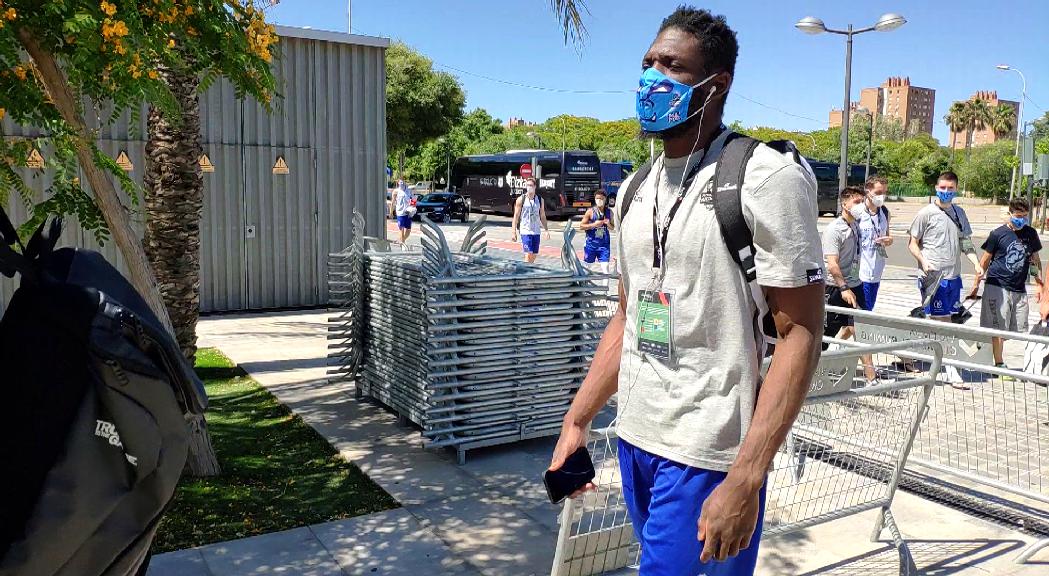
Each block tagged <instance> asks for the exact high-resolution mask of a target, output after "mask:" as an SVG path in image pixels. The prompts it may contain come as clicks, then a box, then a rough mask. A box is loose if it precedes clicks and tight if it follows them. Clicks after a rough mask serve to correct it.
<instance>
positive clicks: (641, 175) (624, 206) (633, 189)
mask: <svg viewBox="0 0 1049 576" xmlns="http://www.w3.org/2000/svg"><path fill="white" fill-rule="evenodd" d="M651 171H652V160H651V159H649V160H648V161H647V162H645V163H644V164H642V165H641V167H640V168H638V169H637V172H634V177H633V178H631V179H630V183H629V184H627V185H626V190H625V191H623V194H622V195H621V196H620V198H619V200H618V203H619V222H620V223H622V222H623V220H625V219H626V213H627V210H630V204H631V203H632V202H633V201H634V196H635V195H636V194H637V189H638V188H640V187H641V185H642V184H644V183H645V180H648V174H649V172H651Z"/></svg>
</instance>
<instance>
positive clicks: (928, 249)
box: [908, 203, 973, 280]
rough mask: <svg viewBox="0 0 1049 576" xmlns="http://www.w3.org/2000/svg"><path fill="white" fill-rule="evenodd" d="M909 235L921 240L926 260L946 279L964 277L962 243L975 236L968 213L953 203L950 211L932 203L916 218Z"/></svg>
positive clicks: (923, 255)
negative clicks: (965, 239) (964, 239)
mask: <svg viewBox="0 0 1049 576" xmlns="http://www.w3.org/2000/svg"><path fill="white" fill-rule="evenodd" d="M959 226H960V227H961V230H960V231H959V230H958V228H959ZM908 233H909V234H910V235H911V237H912V238H915V239H917V240H918V246H920V247H921V250H922V257H923V258H925V261H926V262H928V263H929V265H930V266H932V267H933V269H935V270H939V271H941V272H943V279H944V280H953V279H955V278H958V277H959V276H961V274H962V249H961V240H962V239H963V238H969V237H970V236H972V234H973V229H972V226H970V225H969V217H968V216H966V215H965V210H962V209H961V208H960V207H958V206H955V205H953V204H951V205H950V206H948V207H947V209H946V210H941V209H940V207H939V206H937V205H936V204H935V203H933V204H929V205H928V206H926V207H925V208H922V209H921V210H919V211H918V214H916V215H915V216H914V222H912V223H911V229H910V230H909V231H908Z"/></svg>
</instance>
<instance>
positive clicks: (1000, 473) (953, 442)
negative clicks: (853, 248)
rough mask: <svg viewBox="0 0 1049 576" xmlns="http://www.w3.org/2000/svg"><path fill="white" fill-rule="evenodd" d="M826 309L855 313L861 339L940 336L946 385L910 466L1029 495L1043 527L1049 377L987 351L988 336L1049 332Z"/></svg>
mask: <svg viewBox="0 0 1049 576" xmlns="http://www.w3.org/2000/svg"><path fill="white" fill-rule="evenodd" d="M827 311H828V312H836V313H839V314H848V315H851V316H853V317H854V318H855V321H856V334H857V340H859V341H860V342H866V343H877V344H881V343H891V342H893V341H903V340H908V339H912V338H915V339H917V338H925V339H928V338H932V339H935V340H936V341H938V342H940V343H941V345H942V346H943V348H944V360H943V365H944V369H943V373H942V374H940V376H939V379H940V381H941V383H942V384H943V385H940V386H937V387H936V388H935V389H934V391H933V395H932V399H931V400H930V402H929V409H928V413H927V414H926V416H925V419H924V421H923V422H922V427H921V430H920V432H919V434H918V437H917V439H916V440H915V444H914V450H913V452H912V454H911V459H910V462H911V464H912V466H922V467H925V468H927V469H930V470H932V471H935V472H938V473H944V474H949V475H954V476H956V477H958V478H961V479H964V480H966V481H968V482H973V483H976V484H978V485H982V486H986V487H988V488H993V489H994V490H997V491H1001V492H1004V493H1005V494H1006V496H1009V495H1015V496H1019V497H1020V498H1019V499H1017V501H1016V502H1014V504H1016V505H1017V506H1018V507H1022V508H1026V509H1028V510H1030V506H1028V505H1027V503H1026V502H1024V501H1023V500H1024V499H1029V500H1032V501H1034V502H1036V503H1038V504H1039V510H1038V511H1039V512H1040V513H1041V518H1040V520H1041V521H1042V522H1043V525H1049V377H1047V376H1045V375H1044V374H1043V373H1042V370H1043V369H1042V367H1041V366H1040V365H1037V366H1032V367H1031V368H1032V372H1027V371H1018V370H1010V369H1003V368H996V367H994V366H993V365H992V364H993V359H992V357H991V354H990V342H991V338H993V337H999V338H1006V339H1009V340H1018V341H1022V342H1024V343H1025V344H1026V345H1028V346H1049V338H1046V337H1043V336H1034V335H1031V334H1022V333H1013V332H1004V331H1000V330H992V329H989V328H981V327H976V326H966V325H963V324H950V323H945V322H936V321H932V320H922V319H916V318H900V317H896V316H892V317H888V316H885V315H883V314H876V313H872V312H866V311H859V310H854V309H850V308H837V307H833V306H828V307H827ZM921 358H923V359H924V358H927V357H926V356H922V357H921ZM948 384H950V385H948ZM1046 547H1049V538H1046V539H1042V540H1040V541H1038V542H1036V543H1035V544H1033V545H1031V546H1030V547H1028V548H1027V549H1026V550H1024V551H1023V552H1021V554H1020V556H1019V557H1018V559H1017V561H1018V562H1024V561H1026V560H1028V559H1030V557H1031V556H1032V555H1033V554H1034V553H1035V552H1037V551H1038V550H1041V549H1042V548H1046Z"/></svg>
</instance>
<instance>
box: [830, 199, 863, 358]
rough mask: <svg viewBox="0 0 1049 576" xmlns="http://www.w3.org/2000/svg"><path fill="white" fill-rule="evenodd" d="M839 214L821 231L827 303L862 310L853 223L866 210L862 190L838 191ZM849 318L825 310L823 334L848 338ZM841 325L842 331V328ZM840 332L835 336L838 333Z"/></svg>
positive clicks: (857, 242) (856, 232)
mask: <svg viewBox="0 0 1049 576" xmlns="http://www.w3.org/2000/svg"><path fill="white" fill-rule="evenodd" d="M839 199H840V201H841V216H839V217H837V218H835V219H834V221H833V222H831V223H830V225H828V226H827V229H826V230H824V231H823V258H824V260H825V261H826V266H827V304H828V305H830V306H838V307H841V308H857V309H860V310H865V309H866V308H867V306H866V300H865V298H864V295H863V290H861V289H860V288H861V287H862V286H863V283H862V282H861V281H860V233H859V229H858V228H857V225H858V223H859V221H860V220H862V219H863V217H864V214H866V212H867V204H866V202H865V200H864V194H863V190H861V189H860V188H858V187H856V186H849V187H847V188H845V189H844V190H842V191H841V194H840V196H839ZM853 322H854V320H853V318H852V316H848V315H845V314H835V313H834V312H827V323H826V324H825V326H824V329H823V335H824V336H839V337H840V338H844V339H847V338H850V337H852V334H853V327H852V326H853ZM843 328H844V330H843ZM839 332H841V334H840V335H839V334H838V333H839Z"/></svg>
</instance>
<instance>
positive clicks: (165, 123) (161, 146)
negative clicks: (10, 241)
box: [143, 66, 220, 476]
mask: <svg viewBox="0 0 1049 576" xmlns="http://www.w3.org/2000/svg"><path fill="white" fill-rule="evenodd" d="M190 69H192V67H190V66H187V67H186V68H185V69H184V71H175V70H169V69H164V68H161V69H160V70H159V72H160V74H161V75H162V77H163V78H164V81H165V83H166V84H167V85H168V89H169V90H171V94H172V95H173V96H174V97H175V99H176V100H177V101H178V104H179V112H180V117H178V118H169V117H167V116H165V115H164V113H163V112H161V111H160V110H158V109H157V108H155V107H151V108H150V111H149V120H148V124H147V125H148V134H149V138H148V141H147V142H146V173H145V187H144V188H145V192H146V193H145V197H146V215H147V218H146V235H145V238H144V240H143V244H144V245H145V248H146V255H147V257H148V258H149V263H150V266H151V267H152V268H153V273H154V274H155V275H156V279H157V287H158V288H159V289H160V294H161V296H162V297H163V299H164V306H165V307H166V308H167V310H168V314H169V315H170V316H171V324H172V326H173V328H174V330H175V338H176V339H177V340H178V344H179V347H180V348H181V349H182V354H183V355H185V357H186V358H187V359H188V360H189V362H190V364H192V363H193V359H194V357H195V356H196V353H197V318H198V316H199V314H200V218H201V213H202V211H203V207H204V179H203V177H202V175H201V172H200V165H199V164H198V160H199V159H200V156H201V155H202V154H203V153H204V150H203V147H202V146H201V143H200V105H199V102H198V100H197V90H198V88H199V86H200V78H199V77H198V76H197V75H195V74H193V73H191V72H186V70H190ZM189 425H190V429H191V431H192V432H193V433H192V434H191V435H190V457H189V458H188V459H187V464H188V467H189V471H190V473H191V474H193V475H194V476H216V475H218V474H219V473H220V468H219V463H218V458H217V457H216V456H215V450H214V448H213V447H212V446H211V438H210V436H209V435H208V433H207V423H206V422H205V421H204V416H203V414H202V415H200V416H197V417H196V418H195V419H194V420H193V421H191V422H189Z"/></svg>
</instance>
